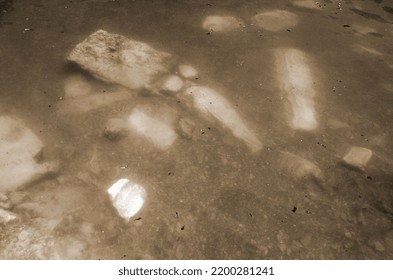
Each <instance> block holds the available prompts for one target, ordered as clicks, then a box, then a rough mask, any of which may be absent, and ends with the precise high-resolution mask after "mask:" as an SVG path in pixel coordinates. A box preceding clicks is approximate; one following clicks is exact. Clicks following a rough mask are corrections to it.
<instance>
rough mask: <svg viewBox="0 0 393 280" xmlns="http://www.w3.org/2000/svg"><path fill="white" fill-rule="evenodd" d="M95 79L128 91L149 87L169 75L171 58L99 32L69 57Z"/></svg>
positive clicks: (168, 55) (133, 42)
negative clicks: (114, 84)
mask: <svg viewBox="0 0 393 280" xmlns="http://www.w3.org/2000/svg"><path fill="white" fill-rule="evenodd" d="M68 60H70V61H73V62H76V63H77V64H79V65H80V66H81V67H82V68H83V69H85V70H87V71H88V72H90V73H91V74H92V75H93V76H95V77H96V78H98V79H100V80H103V81H106V82H109V83H116V84H120V85H122V86H125V87H127V88H130V89H140V88H144V87H147V88H148V87H150V86H151V85H152V84H153V83H154V82H155V81H156V80H157V79H159V78H160V77H161V76H162V75H163V74H165V73H168V72H169V70H170V67H171V66H172V62H173V58H172V56H171V55H170V54H168V53H165V52H161V51H157V50H155V49H153V48H152V47H150V46H149V45H148V44H146V43H143V42H139V41H135V40H130V39H128V38H126V37H124V36H122V35H117V34H112V33H109V32H107V31H104V30H98V31H96V32H95V33H93V34H91V35H90V36H89V37H87V38H86V39H85V40H84V41H83V42H81V43H80V44H78V45H77V46H76V47H75V48H74V49H73V50H72V51H71V53H70V55H69V56H68Z"/></svg>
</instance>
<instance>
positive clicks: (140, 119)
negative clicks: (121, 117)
mask: <svg viewBox="0 0 393 280" xmlns="http://www.w3.org/2000/svg"><path fill="white" fill-rule="evenodd" d="M164 119H165V118H161V119H159V118H158V117H154V116H151V115H150V114H148V113H147V112H144V110H143V109H142V108H135V109H134V110H133V111H132V113H131V115H130V117H129V118H128V125H129V128H130V129H131V130H132V131H135V132H136V133H137V134H139V135H141V136H144V137H145V138H147V139H148V140H150V141H151V143H153V144H154V145H155V146H156V147H158V148H160V149H162V150H165V149H168V148H169V147H170V146H171V145H172V144H173V143H174V142H175V140H176V139H177V134H176V132H175V130H174V128H173V125H172V124H171V123H170V122H169V121H165V120H164Z"/></svg>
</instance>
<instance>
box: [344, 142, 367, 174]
mask: <svg viewBox="0 0 393 280" xmlns="http://www.w3.org/2000/svg"><path fill="white" fill-rule="evenodd" d="M372 155H373V152H372V151H371V150H370V149H367V148H362V147H352V148H351V149H350V150H349V152H348V153H347V154H346V155H345V156H344V158H343V161H344V162H345V163H346V164H348V165H351V166H353V167H356V168H359V169H360V170H364V168H365V167H366V165H367V162H368V161H369V160H370V158H371V156H372Z"/></svg>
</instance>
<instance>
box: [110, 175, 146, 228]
mask: <svg viewBox="0 0 393 280" xmlns="http://www.w3.org/2000/svg"><path fill="white" fill-rule="evenodd" d="M108 194H109V197H110V199H111V201H112V204H113V206H114V207H115V208H116V210H117V212H118V213H119V215H120V217H122V218H124V219H125V220H126V221H129V219H130V218H131V217H133V216H134V215H136V214H137V213H138V212H139V210H141V208H142V206H143V204H144V203H145V200H146V191H145V189H144V188H143V187H142V186H140V185H138V184H136V183H134V182H131V181H130V180H129V179H120V180H118V181H117V182H116V183H114V184H113V185H112V186H111V187H110V188H109V189H108Z"/></svg>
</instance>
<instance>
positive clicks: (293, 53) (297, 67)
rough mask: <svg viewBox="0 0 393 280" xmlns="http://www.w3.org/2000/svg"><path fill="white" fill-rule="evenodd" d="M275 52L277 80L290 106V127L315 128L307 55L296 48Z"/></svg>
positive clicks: (312, 94)
mask: <svg viewBox="0 0 393 280" xmlns="http://www.w3.org/2000/svg"><path fill="white" fill-rule="evenodd" d="M275 54H276V67H277V74H278V75H277V80H278V83H279V84H280V88H281V90H282V93H284V94H285V97H286V99H287V100H288V102H289V104H290V107H291V112H290V113H289V114H290V115H291V117H290V118H291V119H290V125H291V127H292V128H293V129H302V130H313V129H315V128H317V126H318V122H317V117H316V112H315V106H314V97H315V90H314V88H313V78H312V76H311V71H310V68H309V66H308V63H307V56H306V55H305V54H304V53H303V52H302V51H300V50H297V49H276V50H275Z"/></svg>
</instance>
